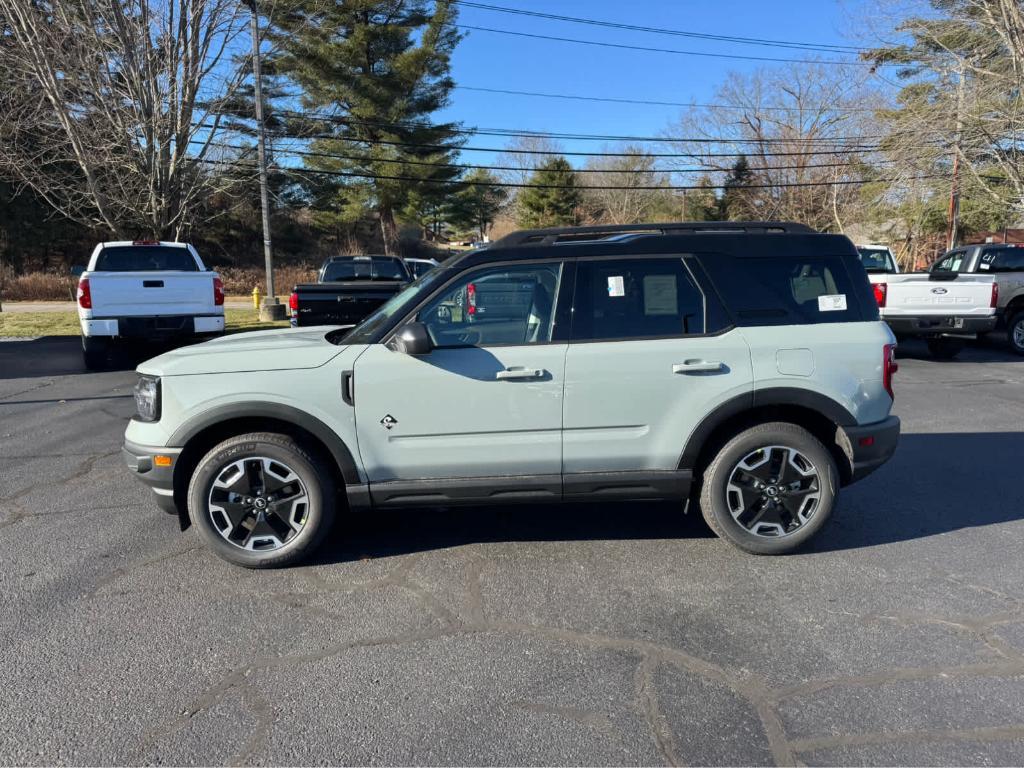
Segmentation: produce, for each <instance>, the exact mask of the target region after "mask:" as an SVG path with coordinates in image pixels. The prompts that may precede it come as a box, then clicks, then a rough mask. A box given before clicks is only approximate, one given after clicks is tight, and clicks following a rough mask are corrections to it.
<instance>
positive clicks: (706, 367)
mask: <svg viewBox="0 0 1024 768" xmlns="http://www.w3.org/2000/svg"><path fill="white" fill-rule="evenodd" d="M722 370H725V364H724V363H720V362H708V361H707V360H687V361H686V362H683V363H676V364H675V365H673V366H672V373H717V372H719V371H722Z"/></svg>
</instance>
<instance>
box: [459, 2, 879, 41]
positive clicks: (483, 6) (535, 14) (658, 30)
mask: <svg viewBox="0 0 1024 768" xmlns="http://www.w3.org/2000/svg"><path fill="white" fill-rule="evenodd" d="M457 2H458V3H459V5H462V6H465V7H467V8H477V9H479V10H483V11H497V12H500V13H509V14H514V15H517V16H529V17H532V18H540V19H550V20H552V21H568V22H572V23H574V24H588V25H591V26H597V27H608V28H610V29H624V30H629V31H632V32H651V33H654V34H659V35H673V36H676V37H689V38H694V39H697V40H716V41H719V42H729V43H742V44H744V45H762V46H768V47H771V48H793V49H796V50H802V51H821V52H822V53H860V52H861V51H862V50H863V49H861V48H858V47H856V46H852V45H840V44H835V43H803V42H795V41H790V40H768V39H765V38H760V37H738V36H734V35H713V34H708V33H704V32H689V31H684V30H679V29H666V28H664V27H644V26H638V25H635V24H624V23H621V22H614V21H604V20H600V19H585V18H581V17H578V16H561V15H558V14H554V13H541V12H539V11H527V10H522V9H520V8H508V7H505V6H500V5H490V4H488V3H476V2H468V0H457Z"/></svg>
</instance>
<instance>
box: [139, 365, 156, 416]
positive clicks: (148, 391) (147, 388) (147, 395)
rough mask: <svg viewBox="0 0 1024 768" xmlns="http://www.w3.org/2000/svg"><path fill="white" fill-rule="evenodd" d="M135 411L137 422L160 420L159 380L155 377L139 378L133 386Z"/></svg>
mask: <svg viewBox="0 0 1024 768" xmlns="http://www.w3.org/2000/svg"><path fill="white" fill-rule="evenodd" d="M135 409H136V410H137V411H138V412H139V421H159V420H160V379H159V378H157V377H156V376H139V381H138V383H137V384H136V385H135Z"/></svg>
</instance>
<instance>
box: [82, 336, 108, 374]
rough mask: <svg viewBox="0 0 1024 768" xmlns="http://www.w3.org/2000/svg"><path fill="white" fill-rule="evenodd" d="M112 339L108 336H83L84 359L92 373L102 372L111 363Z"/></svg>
mask: <svg viewBox="0 0 1024 768" xmlns="http://www.w3.org/2000/svg"><path fill="white" fill-rule="evenodd" d="M110 346H111V345H110V339H109V338H107V337H106V336H83V337H82V359H83V360H84V361H85V367H86V368H87V369H88V370H90V371H102V370H103V369H104V368H106V367H107V364H108V363H109V362H110Z"/></svg>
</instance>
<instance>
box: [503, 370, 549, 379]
mask: <svg viewBox="0 0 1024 768" xmlns="http://www.w3.org/2000/svg"><path fill="white" fill-rule="evenodd" d="M544 374H545V371H544V369H543V368H506V369H505V370H504V371H498V373H497V374H495V378H496V379H498V381H519V380H522V379H539V378H541V377H543V376H544Z"/></svg>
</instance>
